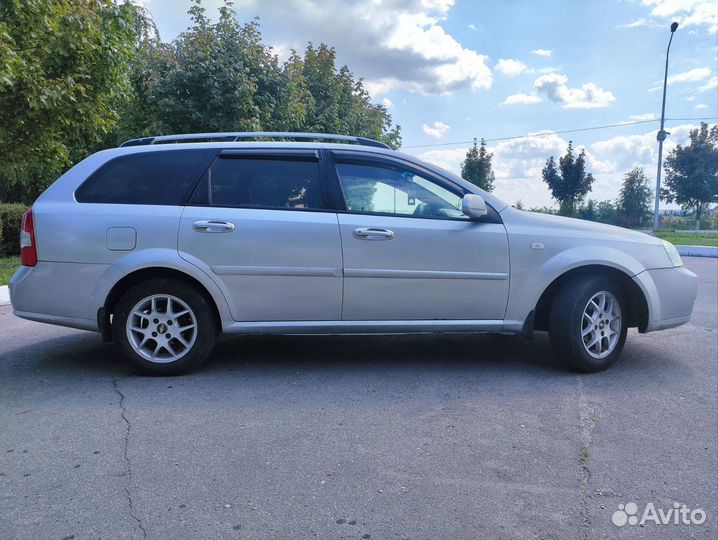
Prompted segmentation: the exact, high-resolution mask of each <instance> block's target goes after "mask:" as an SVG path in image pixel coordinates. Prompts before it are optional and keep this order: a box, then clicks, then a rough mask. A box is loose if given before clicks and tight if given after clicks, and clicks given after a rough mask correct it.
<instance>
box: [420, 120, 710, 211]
mask: <svg viewBox="0 0 718 540" xmlns="http://www.w3.org/2000/svg"><path fill="white" fill-rule="evenodd" d="M696 127H697V126H696V125H690V124H685V125H680V126H672V127H669V128H668V131H670V132H671V134H670V135H669V137H668V139H667V140H666V142H665V145H664V155H665V153H667V152H670V151H671V150H672V149H673V148H674V147H675V145H676V144H686V143H687V142H688V134H689V132H690V130H691V129H695V128H696ZM567 145H568V138H566V137H565V136H561V135H559V134H556V133H553V132H542V133H535V134H533V135H530V136H527V137H524V138H519V139H512V140H509V141H501V142H498V143H496V144H495V145H492V146H490V147H489V151H490V152H492V153H493V154H494V157H493V167H494V172H495V173H496V182H495V186H496V188H495V194H496V195H497V196H498V197H500V198H501V199H503V200H504V201H506V202H508V203H513V202H515V201H516V200H518V199H521V200H522V201H523V202H524V203H526V205H527V206H529V207H533V206H552V205H554V202H553V200H552V199H551V194H550V192H549V190H548V188H547V187H546V184H544V182H543V180H542V179H541V169H542V168H543V166H544V164H545V162H546V159H547V158H548V157H549V156H551V155H553V156H554V157H556V158H558V157H559V156H561V155H563V154H564V153H565V151H566V146H567ZM468 148H469V147H468V145H467V146H460V147H456V148H446V149H436V150H424V151H421V152H420V153H419V157H420V158H421V159H424V160H426V161H429V162H431V163H435V164H437V165H439V166H441V167H443V168H445V169H448V170H450V171H453V172H455V173H457V174H458V173H459V171H460V170H461V161H462V160H463V159H464V158H465V157H466V151H467V150H468ZM576 148H577V150H578V151H580V149H581V148H583V147H582V146H580V145H577V147H576ZM657 154H658V143H657V142H656V131H655V130H651V131H647V132H645V133H642V134H637V135H619V136H615V137H609V138H606V139H604V140H600V141H598V142H595V143H593V144H590V145H589V146H588V147H587V148H586V163H587V169H588V171H589V172H591V174H593V176H594V177H595V178H596V181H595V182H594V184H593V190H592V191H591V193H590V194H589V197H590V198H592V199H596V200H599V201H600V200H607V199H610V200H613V199H615V198H616V197H618V193H619V191H620V188H621V183H622V181H623V175H625V173H626V172H628V171H629V170H630V169H631V168H633V167H637V166H638V167H643V169H644V170H645V171H646V174H647V175H648V176H649V178H650V177H652V176H653V175H654V174H655V169H656V160H657V159H658V155H657Z"/></svg>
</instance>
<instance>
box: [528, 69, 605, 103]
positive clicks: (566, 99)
mask: <svg viewBox="0 0 718 540" xmlns="http://www.w3.org/2000/svg"><path fill="white" fill-rule="evenodd" d="M534 88H535V89H536V91H537V92H542V93H544V94H546V96H547V97H548V98H549V99H550V100H551V101H554V102H556V103H560V104H561V105H563V107H564V108H565V109H596V108H600V107H608V105H609V104H610V103H611V102H612V101H615V100H616V97H615V96H614V95H613V94H612V93H611V92H610V91H608V90H604V89H602V88H599V87H598V86H596V84H594V83H592V82H590V83H585V84H583V85H581V88H569V87H568V77H567V76H566V75H561V74H558V73H549V74H548V75H542V76H541V77H539V78H538V79H536V81H535V82H534Z"/></svg>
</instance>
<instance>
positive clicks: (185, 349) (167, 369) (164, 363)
mask: <svg viewBox="0 0 718 540" xmlns="http://www.w3.org/2000/svg"><path fill="white" fill-rule="evenodd" d="M112 330H113V334H114V338H115V341H116V342H117V343H119V344H120V346H121V348H122V350H123V352H124V353H125V355H126V356H127V357H128V358H129V360H130V361H131V362H132V363H133V364H134V365H135V366H137V367H139V368H140V369H141V370H142V371H144V372H146V373H151V374H156V375H175V374H178V373H184V372H187V371H190V370H192V369H194V368H196V367H198V366H199V365H200V364H201V363H202V362H204V360H205V359H206V358H207V356H209V354H210V353H211V352H212V348H213V347H214V343H215V339H216V336H217V325H216V323H215V320H214V316H213V312H212V308H211V306H210V305H209V303H208V302H207V300H206V299H205V297H204V296H203V295H202V294H200V293H199V292H198V291H197V290H196V289H195V288H194V287H192V286H191V285H188V284H186V283H184V282H182V281H179V280H174V279H152V280H148V281H146V282H143V283H140V284H138V285H135V286H134V287H132V288H131V289H129V290H128V291H127V292H126V293H125V294H124V295H123V296H122V298H120V301H119V302H118V304H117V307H116V308H115V313H114V318H113V321H112Z"/></svg>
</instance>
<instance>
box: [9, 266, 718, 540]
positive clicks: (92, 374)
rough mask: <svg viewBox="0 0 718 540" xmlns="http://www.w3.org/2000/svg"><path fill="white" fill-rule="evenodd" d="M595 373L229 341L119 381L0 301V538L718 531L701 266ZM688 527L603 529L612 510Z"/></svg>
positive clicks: (712, 316) (106, 366) (709, 348)
mask: <svg viewBox="0 0 718 540" xmlns="http://www.w3.org/2000/svg"><path fill="white" fill-rule="evenodd" d="M686 264H687V266H688V267H689V268H691V269H692V270H693V271H694V272H696V273H697V274H698V275H699V278H700V285H699V297H698V301H697V305H696V309H695V312H694V317H693V319H692V321H691V322H690V323H689V324H687V325H685V326H683V327H681V328H677V329H674V330H670V331H666V332H659V333H656V334H646V335H639V334H638V333H636V332H635V331H631V332H630V334H629V339H628V342H627V345H626V348H625V350H624V353H623V357H622V360H621V361H620V362H619V363H618V364H617V365H615V366H614V367H613V368H612V369H611V370H609V371H608V372H605V373H600V374H595V375H588V376H579V375H575V374H572V373H568V372H566V371H563V370H562V368H561V366H560V364H558V363H557V362H556V361H555V360H554V359H553V356H552V353H551V349H550V347H549V344H548V341H547V340H546V339H545V337H543V336H540V337H539V338H537V339H536V340H534V341H533V342H527V341H525V340H523V339H522V338H520V337H513V336H471V335H451V336H438V337H437V336H430V335H423V336H411V337H408V336H403V337H397V336H395V337H390V336H382V337H376V336H358V337H357V336H354V337H350V336H338V337H321V336H312V337H239V338H231V339H225V340H223V341H222V342H220V344H219V345H218V347H217V350H216V352H215V354H214V356H213V359H212V360H211V362H210V363H209V364H208V365H206V367H205V368H204V369H203V370H202V371H201V372H199V373H196V374H192V375H188V376H183V377H176V378H143V377H138V376H135V375H133V374H132V373H131V372H130V371H129V370H128V368H127V367H126V366H125V364H124V362H123V361H122V360H121V357H120V356H119V354H118V353H117V352H116V350H115V348H114V346H113V345H103V344H101V343H100V339H99V336H97V335H95V334H92V333H86V332H80V331H74V330H68V329H63V328H58V327H52V326H46V325H41V324H37V323H31V322H27V321H22V320H20V319H17V318H15V317H13V316H12V314H11V311H10V308H9V307H2V308H0V538H1V539H10V538H23V539H34V540H40V539H45V538H48V539H57V540H61V539H73V538H74V539H78V540H79V539H85V538H116V539H120V538H143V537H146V538H152V539H154V538H162V539H181V538H245V537H260V538H287V539H289V538H292V539H304V538H314V537H317V538H365V539H366V538H374V539H382V538H469V537H480V538H510V537H517V538H661V537H665V538H673V539H676V538H716V536H717V531H716V523H717V517H718V516H717V515H716V498H717V495H716V482H717V477H716V475H717V472H716V471H717V470H718V464H717V463H716V440H717V438H718V414H717V410H716V385H717V378H716V364H717V358H718V351H717V344H716V327H717V324H716V304H717V301H716V294H717V293H716V277H717V268H716V260H715V259H711V260H709V259H686ZM629 502H635V503H636V504H637V505H638V507H639V509H640V510H639V514H640V513H641V512H642V508H643V507H644V506H645V505H646V504H647V503H648V502H652V503H653V504H654V505H655V507H656V508H657V509H659V508H660V509H663V510H664V511H667V510H669V509H671V508H672V505H673V502H679V503H685V504H686V505H687V506H689V507H690V508H691V509H696V508H701V509H703V510H704V511H705V512H706V515H707V519H706V522H705V523H704V524H703V525H695V524H693V525H674V524H673V525H658V524H655V523H651V522H649V523H646V524H645V525H644V526H643V527H641V526H640V525H633V526H632V525H625V526H623V527H617V526H615V525H613V524H612V522H611V516H612V514H613V512H614V511H616V510H617V508H618V505H619V504H626V503H629Z"/></svg>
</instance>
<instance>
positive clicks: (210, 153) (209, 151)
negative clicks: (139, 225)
mask: <svg viewBox="0 0 718 540" xmlns="http://www.w3.org/2000/svg"><path fill="white" fill-rule="evenodd" d="M218 151H219V150H218V149H217V148H172V149H170V148H168V149H166V150H165V149H163V150H152V151H144V152H127V153H125V154H120V155H119V156H115V157H113V158H110V159H108V160H107V161H105V162H104V163H103V164H102V165H100V166H99V167H97V168H96V169H95V170H94V171H92V172H91V173H90V174H89V175H88V176H87V177H86V178H85V179H84V180H83V181H82V182H81V183H80V185H78V186H77V187H76V188H75V190H74V191H73V192H72V198H73V199H74V200H75V202H76V203H78V204H128V205H133V206H179V207H184V206H186V204H187V201H188V200H189V198H190V197H191V196H192V194H193V193H194V192H195V190H196V189H197V184H198V183H199V182H200V181H201V180H202V178H203V177H204V175H205V173H206V172H207V169H208V167H209V166H210V165H211V164H212V163H214V160H215V158H216V156H217V153H218ZM170 152H197V153H204V154H205V155H204V156H203V157H202V160H201V161H200V162H199V164H198V165H197V177H196V178H195V179H194V180H191V181H190V183H189V186H188V187H187V190H186V191H185V193H184V194H183V195H182V197H181V198H180V200H179V203H177V204H168V203H130V202H97V201H81V200H79V199H78V198H77V192H78V191H80V190H81V189H82V187H83V186H84V185H85V184H87V182H89V181H90V180H91V179H92V178H94V177H95V176H96V175H98V174H100V173H101V172H102V171H103V170H105V169H106V168H108V167H109V166H110V165H111V164H112V163H114V162H115V161H117V160H120V159H123V158H128V157H130V156H146V155H154V154H168V153H170Z"/></svg>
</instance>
